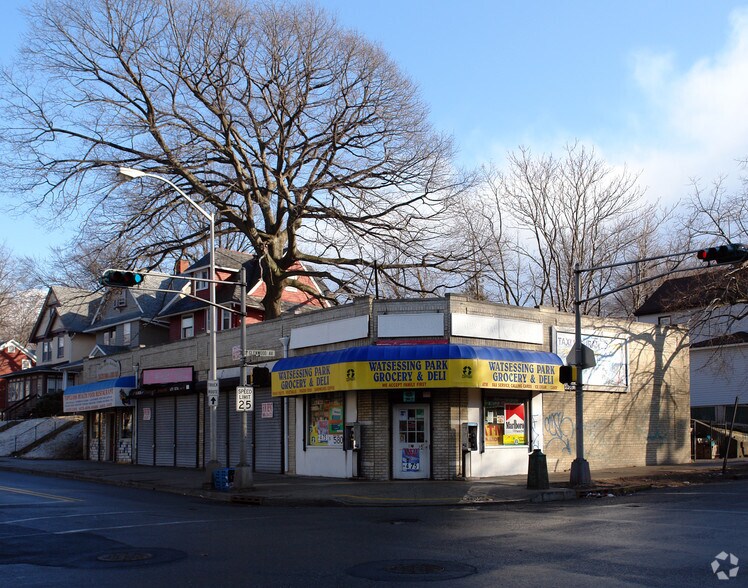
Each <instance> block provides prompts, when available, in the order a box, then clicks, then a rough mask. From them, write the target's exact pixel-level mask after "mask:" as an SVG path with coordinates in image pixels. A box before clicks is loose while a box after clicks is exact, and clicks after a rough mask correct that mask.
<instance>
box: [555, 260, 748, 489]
mask: <svg viewBox="0 0 748 588" xmlns="http://www.w3.org/2000/svg"><path fill="white" fill-rule="evenodd" d="M738 247H739V248H740V249H741V250H742V246H738ZM693 253H696V254H697V257H698V259H702V260H703V259H704V257H702V255H703V254H701V253H700V251H699V250H693V251H682V252H680V253H669V254H666V255H658V256H655V257H646V258H642V259H636V260H634V261H622V262H619V263H611V264H607V265H600V266H596V267H588V268H581V267H579V263H576V264H574V363H575V364H576V368H577V369H576V372H577V373H576V380H575V382H574V387H575V393H576V395H575V396H576V397H575V402H576V411H575V416H576V419H577V422H576V428H575V434H576V436H577V438H576V458H575V459H574V461H573V462H572V463H571V473H570V476H569V483H570V485H571V486H590V485H591V484H592V475H591V473H590V464H589V462H588V461H587V460H586V459H585V457H584V381H583V375H582V372H583V371H584V367H585V366H584V360H583V345H582V304H583V303H585V302H590V301H592V300H597V299H598V298H603V297H604V296H608V295H610V294H615V293H616V292H621V291H623V290H627V289H628V288H633V287H634V286H638V285H640V284H644V283H647V282H649V281H652V280H656V279H658V278H662V277H664V276H667V275H671V274H674V273H678V272H683V271H693V268H684V269H674V270H670V271H667V272H665V273H662V274H658V275H656V276H652V277H650V278H647V279H644V280H638V281H636V282H634V283H633V284H627V285H625V286H621V287H619V288H614V289H612V290H608V291H607V292H602V293H600V294H596V295H594V296H589V297H586V298H582V297H581V275H582V273H583V272H593V271H597V270H602V269H610V268H614V267H620V266H624V265H632V264H638V263H641V262H644V261H655V260H660V259H667V258H671V257H682V256H684V255H690V254H693ZM730 253H734V251H733V250H732V249H730ZM743 253H745V255H744V256H743V257H742V258H741V259H745V256H748V252H746V251H743Z"/></svg>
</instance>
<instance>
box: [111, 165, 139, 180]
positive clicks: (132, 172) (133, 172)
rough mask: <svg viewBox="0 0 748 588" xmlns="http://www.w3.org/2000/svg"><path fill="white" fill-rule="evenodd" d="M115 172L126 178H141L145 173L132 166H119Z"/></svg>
mask: <svg viewBox="0 0 748 588" xmlns="http://www.w3.org/2000/svg"><path fill="white" fill-rule="evenodd" d="M117 173H118V174H119V175H120V176H123V177H124V178H127V179H128V180H132V179H135V178H142V177H143V176H145V175H146V172H144V171H140V170H139V169H134V168H132V167H121V168H119V170H118V171H117Z"/></svg>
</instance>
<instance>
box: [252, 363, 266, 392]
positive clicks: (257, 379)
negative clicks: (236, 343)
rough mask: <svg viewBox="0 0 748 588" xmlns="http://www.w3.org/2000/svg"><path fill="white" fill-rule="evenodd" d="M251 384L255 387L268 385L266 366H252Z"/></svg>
mask: <svg viewBox="0 0 748 588" xmlns="http://www.w3.org/2000/svg"><path fill="white" fill-rule="evenodd" d="M252 385H253V386H256V387H257V388H269V387H270V370H269V369H268V368H263V367H256V368H252Z"/></svg>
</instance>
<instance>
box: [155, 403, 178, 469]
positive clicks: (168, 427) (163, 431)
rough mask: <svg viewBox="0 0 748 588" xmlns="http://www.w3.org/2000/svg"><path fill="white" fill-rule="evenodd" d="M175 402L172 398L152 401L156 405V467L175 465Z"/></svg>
mask: <svg viewBox="0 0 748 588" xmlns="http://www.w3.org/2000/svg"><path fill="white" fill-rule="evenodd" d="M175 400H176V398H175V397H174V396H167V397H166V398H155V399H154V401H155V404H156V410H155V412H156V465H157V466H174V463H175V449H176V445H175V432H176V430H175V427H174V420H175V416H176V414H175V408H176V407H175V404H176V403H175Z"/></svg>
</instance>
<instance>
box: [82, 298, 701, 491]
mask: <svg viewBox="0 0 748 588" xmlns="http://www.w3.org/2000/svg"><path fill="white" fill-rule="evenodd" d="M583 333H584V336H585V339H584V340H585V344H586V345H588V346H590V347H592V348H593V349H594V350H595V351H596V354H597V359H598V364H599V365H598V366H597V367H596V368H594V369H593V370H587V371H586V372H585V379H586V381H587V382H588V383H589V384H588V385H586V386H585V390H586V391H585V410H584V415H585V423H584V426H585V451H586V455H585V457H586V458H587V459H588V460H589V462H590V466H591V469H592V471H593V475H594V471H595V468H596V467H597V468H600V467H614V466H625V465H644V464H660V463H682V462H686V461H688V460H689V458H690V451H689V443H688V426H689V413H688V410H689V390H688V371H689V369H688V367H689V366H688V353H687V347H686V343H687V340H686V339H685V337H684V333H683V331H682V330H680V329H678V328H675V327H663V326H658V325H651V324H643V323H636V322H631V321H616V320H610V319H604V320H603V319H591V318H587V317H585V318H584V322H583ZM248 341H249V347H250V348H251V349H273V350H275V351H276V356H277V357H279V358H282V357H283V356H284V354H286V355H287V358H284V359H279V360H278V361H276V362H271V363H267V364H265V365H266V366H267V367H270V368H271V369H272V370H273V374H272V386H265V385H257V384H256V385H255V407H256V410H255V412H253V413H250V414H251V417H250V419H249V436H248V441H247V442H248V444H249V446H248V448H247V454H248V455H249V456H250V458H251V460H252V464H253V467H254V468H255V470H256V471H268V472H286V473H289V474H296V475H308V476H331V477H339V478H346V477H352V476H359V477H363V478H366V479H373V480H387V479H399V478H420V477H423V478H430V479H435V480H440V479H452V478H456V477H459V476H462V475H467V476H469V477H473V478H480V477H487V476H495V475H509V474H523V473H525V472H526V471H527V465H528V454H529V453H530V452H531V451H532V449H534V448H540V449H542V450H543V451H544V452H545V453H546V455H547V461H548V467H549V469H550V470H552V471H563V470H567V469H568V468H569V467H570V464H571V461H572V460H573V459H574V457H575V456H574V451H575V429H576V423H575V395H574V392H573V391H565V390H564V389H563V385H561V384H559V382H558V367H559V365H561V363H562V361H561V360H563V359H565V358H566V355H567V353H568V350H569V348H570V346H571V344H572V342H573V316H572V315H570V314H566V313H558V312H554V311H549V310H546V309H531V308H519V307H513V306H507V305H497V304H489V303H483V302H476V301H471V300H469V299H466V298H464V297H460V296H447V297H446V298H435V299H414V300H373V299H371V298H362V299H359V300H357V301H355V302H354V303H352V304H348V305H345V306H340V307H336V308H331V309H325V310H319V311H315V312H310V313H306V314H303V315H294V316H286V317H282V318H279V319H274V320H270V321H265V322H262V323H258V324H254V325H249V326H248ZM238 343H239V333H238V329H234V330H231V331H223V332H219V333H218V366H219V379H220V385H221V388H220V396H219V400H218V407H217V412H218V418H217V439H218V459H219V461H220V462H221V463H222V464H223V465H227V466H233V465H236V464H237V463H238V459H239V454H240V452H239V449H240V447H239V445H240V442H241V437H240V431H241V426H240V424H241V423H240V421H241V418H240V414H239V413H237V412H236V397H235V387H236V386H237V385H238V384H239V381H238V375H239V367H238V363H239V362H238V361H237V359H235V355H234V354H233V353H232V348H235V347H236V346H237V345H238ZM117 360H118V361H119V362H120V364H121V366H122V373H123V374H124V373H138V374H139V381H140V382H143V377H142V376H143V372H144V371H145V370H167V371H169V373H171V372H172V371H173V370H174V369H175V368H182V367H190V368H192V370H193V372H192V373H194V382H192V383H193V384H194V385H191V386H190V387H189V390H176V391H175V386H173V385H170V384H169V385H164V386H162V387H156V388H149V389H146V388H143V387H142V386H140V387H139V388H137V389H135V390H133V392H132V393H131V395H130V398H129V401H130V405H129V406H130V407H131V410H132V412H133V413H134V414H133V417H134V418H133V419H132V420H133V422H134V430H133V434H132V438H133V452H132V455H133V461H135V463H140V464H142V465H161V466H164V465H174V466H181V467H197V468H201V467H204V466H205V463H206V462H207V461H208V459H209V455H208V442H209V437H210V432H209V431H208V427H209V421H210V419H209V411H210V410H211V408H210V407H209V406H208V404H207V402H206V401H205V395H206V380H207V374H208V364H209V353H208V337H207V336H198V337H195V338H194V339H191V340H189V341H184V342H179V343H171V344H166V345H160V346H154V347H151V348H144V349H138V350H134V351H133V352H131V353H127V354H120V355H119V356H117ZM97 361H100V360H97V359H93V360H87V361H86V362H85V364H84V375H86V376H88V378H90V379H89V380H86V381H94V380H95V379H96V376H95V374H96V363H97ZM346 427H350V429H346ZM347 431H348V432H357V433H358V435H357V442H358V443H357V447H352V446H349V445H348V443H347V442H346V441H347V439H346V432H347ZM463 432H467V433H468V435H464V434H463ZM463 442H465V444H466V445H467V447H466V450H465V451H463ZM92 458H94V456H93V455H92Z"/></svg>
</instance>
